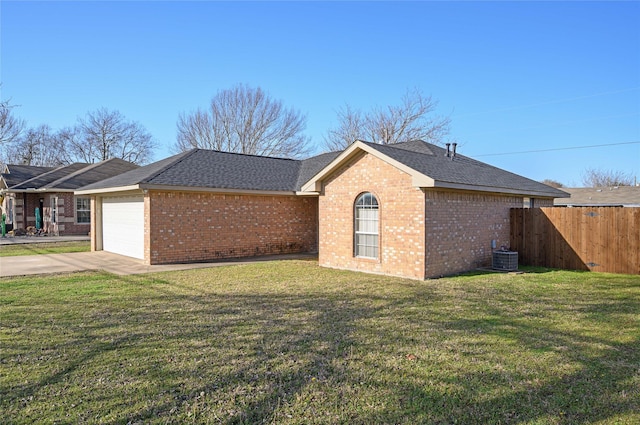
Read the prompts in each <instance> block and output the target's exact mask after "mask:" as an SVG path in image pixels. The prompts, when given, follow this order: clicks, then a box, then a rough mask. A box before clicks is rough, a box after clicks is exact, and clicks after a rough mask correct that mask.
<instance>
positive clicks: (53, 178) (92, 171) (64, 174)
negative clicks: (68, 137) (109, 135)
mask: <svg viewBox="0 0 640 425" xmlns="http://www.w3.org/2000/svg"><path fill="white" fill-rule="evenodd" d="M10 167H12V168H9V170H10V171H11V174H10V175H13V173H14V168H13V167H14V166H10ZM33 168H34V169H33V170H29V171H31V172H32V174H33V175H31V176H28V178H23V179H22V180H20V181H18V182H17V183H14V184H13V185H11V186H10V187H9V188H10V189H12V190H28V189H39V190H74V189H77V188H79V187H81V186H86V185H88V184H91V183H95V182H97V181H100V180H104V179H107V178H109V177H112V176H115V175H118V174H122V173H124V172H127V171H129V170H132V169H135V168H138V166H137V165H135V164H132V163H130V162H128V161H125V160H123V159H119V158H112V159H108V160H106V161H102V162H98V163H96V164H85V163H79V162H78V163H75V164H71V165H66V166H61V167H57V168H51V167H33ZM36 168H38V169H39V170H36ZM38 171H40V172H38ZM3 176H4V175H3ZM22 176H23V177H24V176H27V174H26V173H23V174H22Z"/></svg>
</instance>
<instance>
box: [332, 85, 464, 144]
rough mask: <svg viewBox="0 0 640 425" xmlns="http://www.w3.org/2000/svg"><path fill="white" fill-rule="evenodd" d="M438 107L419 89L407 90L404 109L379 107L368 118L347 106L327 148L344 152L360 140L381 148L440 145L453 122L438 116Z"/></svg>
mask: <svg viewBox="0 0 640 425" xmlns="http://www.w3.org/2000/svg"><path fill="white" fill-rule="evenodd" d="M437 105H438V102H437V101H435V100H433V99H432V98H431V96H425V95H424V94H422V92H421V91H420V90H418V89H414V90H407V92H406V93H405V95H404V96H403V97H402V102H401V103H400V105H397V106H393V105H390V106H386V107H384V108H381V107H377V108H375V109H374V110H372V111H371V112H369V113H366V114H364V113H362V112H361V111H358V110H354V109H352V108H351V107H350V106H349V105H345V106H344V107H343V108H341V109H340V110H338V112H337V115H338V125H337V126H336V127H335V128H332V129H329V130H328V132H327V134H326V136H325V140H324V142H325V146H326V147H327V148H328V149H329V150H332V151H337V150H342V149H345V148H346V147H347V146H349V145H350V144H351V143H353V142H354V141H355V140H356V139H361V140H367V141H370V142H374V143H381V144H390V143H398V142H406V141H410V140H416V139H421V140H425V141H429V142H435V143H439V142H441V141H442V139H443V138H444V137H445V136H447V135H448V134H449V126H450V123H451V119H450V118H449V117H439V116H434V115H433V113H434V112H435V109H436V107H437Z"/></svg>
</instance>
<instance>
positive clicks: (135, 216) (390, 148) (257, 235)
mask: <svg viewBox="0 0 640 425" xmlns="http://www.w3.org/2000/svg"><path fill="white" fill-rule="evenodd" d="M76 195H77V196H90V197H91V205H92V208H91V211H92V220H91V237H92V249H93V250H107V251H112V252H116V253H120V254H124V255H129V256H132V257H135V258H139V259H143V260H144V262H145V263H146V264H162V263H174V262H191V261H209V260H215V259H221V258H235V257H246V256H256V255H266V254H278V253H297V252H317V253H318V258H319V263H320V265H322V266H326V267H333V268H342V269H350V270H360V271H366V272H371V273H381V274H388V275H396V276H403V277H409V278H414V279H424V278H430V277H437V276H442V275H447V274H453V273H458V272H462V271H466V270H470V269H473V268H476V267H480V266H486V265H489V264H490V263H491V252H492V246H498V247H500V246H501V245H508V244H509V231H510V229H509V209H510V208H512V207H522V206H523V204H524V201H525V199H526V200H527V201H528V202H532V203H533V204H534V205H535V206H547V205H549V206H550V205H553V199H554V198H556V197H565V196H567V195H566V194H565V193H564V192H562V191H560V190H557V189H554V188H551V187H549V186H546V185H544V184H541V183H538V182H535V181H532V180H529V179H527V178H525V177H522V176H519V175H516V174H513V173H509V172H507V171H504V170H501V169H498V168H496V167H492V166H490V165H488V164H484V163H482V162H479V161H475V160H473V159H471V158H468V157H465V156H462V155H459V154H456V153H455V150H454V151H450V150H449V149H446V150H445V149H443V148H441V147H438V146H435V145H432V144H429V143H426V142H422V141H413V142H406V143H398V144H395V145H378V144H372V143H367V142H362V141H356V142H355V143H353V144H352V145H350V146H349V147H348V148H347V149H346V150H344V151H342V152H332V153H327V154H322V155H318V156H315V157H313V158H309V159H306V160H292V159H280V158H270V157H260V156H251V155H241V154H233V153H224V152H217V151H208V150H202V149H194V150H191V151H188V152H184V153H181V154H178V155H176V156H173V157H170V158H167V159H165V160H162V161H159V162H156V163H154V164H150V165H148V166H145V167H141V168H139V169H137V170H133V171H130V172H128V173H124V174H121V175H119V176H116V177H113V178H111V179H107V180H103V181H101V182H98V183H96V184H92V185H89V186H86V187H83V188H80V189H79V190H77V191H76Z"/></svg>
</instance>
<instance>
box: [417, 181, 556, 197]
mask: <svg viewBox="0 0 640 425" xmlns="http://www.w3.org/2000/svg"><path fill="white" fill-rule="evenodd" d="M423 187H427V186H423ZM428 187H433V188H436V189H438V188H441V189H458V190H469V191H473V192H488V193H504V194H508V195H519V196H525V197H541V198H558V196H555V195H552V194H549V193H547V192H538V191H530V190H529V191H524V190H517V189H508V188H503V187H494V186H476V185H471V184H459V183H448V182H440V181H437V182H435V184H434V185H433V186H428Z"/></svg>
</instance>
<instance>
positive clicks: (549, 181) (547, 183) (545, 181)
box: [540, 179, 564, 189]
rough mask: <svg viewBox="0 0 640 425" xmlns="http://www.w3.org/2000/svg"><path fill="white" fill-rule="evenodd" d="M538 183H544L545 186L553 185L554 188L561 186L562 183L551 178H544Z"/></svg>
mask: <svg viewBox="0 0 640 425" xmlns="http://www.w3.org/2000/svg"><path fill="white" fill-rule="evenodd" d="M540 183H542V184H546V185H547V186H551V187H555V188H556V189H560V188H563V187H564V185H563V184H562V183H560V182H559V181H557V180H552V179H544V180H542V181H541V182H540Z"/></svg>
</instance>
